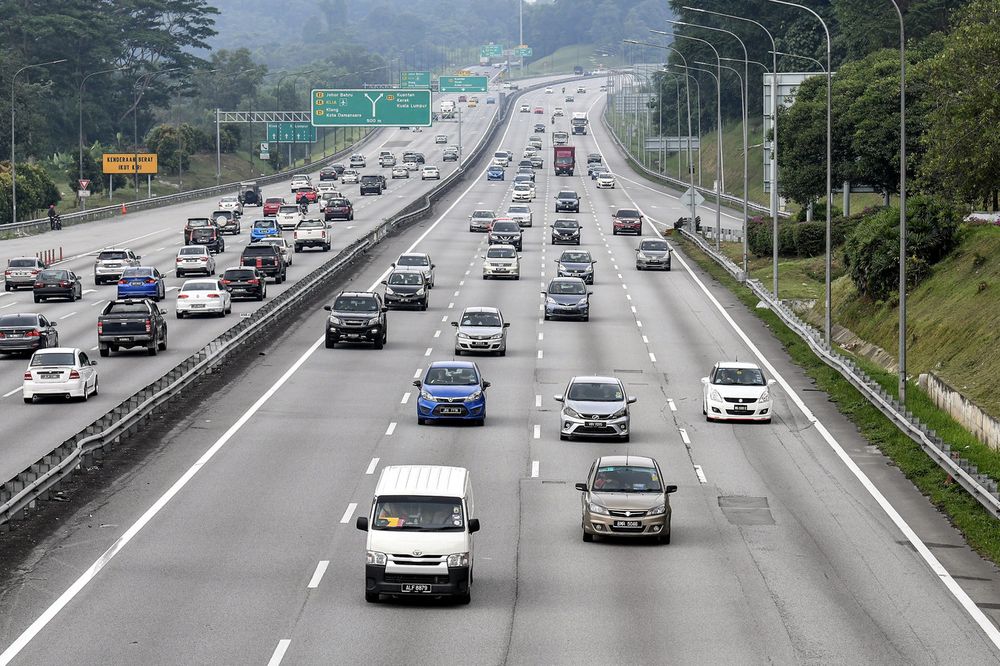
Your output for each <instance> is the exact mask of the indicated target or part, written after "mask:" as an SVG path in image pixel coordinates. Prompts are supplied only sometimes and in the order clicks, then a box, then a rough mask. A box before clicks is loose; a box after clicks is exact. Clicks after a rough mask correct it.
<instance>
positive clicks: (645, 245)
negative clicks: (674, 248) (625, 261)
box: [639, 240, 669, 252]
mask: <svg viewBox="0 0 1000 666" xmlns="http://www.w3.org/2000/svg"><path fill="white" fill-rule="evenodd" d="M639 249H641V250H643V251H648V252H666V251H667V250H668V249H669V246H668V245H667V243H666V241H660V240H649V241H643V242H642V245H640V246H639Z"/></svg>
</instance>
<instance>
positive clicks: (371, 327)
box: [323, 291, 389, 349]
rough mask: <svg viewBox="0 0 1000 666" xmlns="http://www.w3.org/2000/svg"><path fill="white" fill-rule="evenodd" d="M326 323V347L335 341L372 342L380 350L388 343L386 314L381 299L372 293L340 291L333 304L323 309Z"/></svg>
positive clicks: (332, 345) (330, 347) (386, 309)
mask: <svg viewBox="0 0 1000 666" xmlns="http://www.w3.org/2000/svg"><path fill="white" fill-rule="evenodd" d="M323 309H324V310H326V311H327V312H329V313H330V316H329V317H327V320H326V348H327V349H333V348H334V346H335V345H336V344H337V343H338V342H371V343H373V345H374V346H375V349H382V347H384V346H385V343H386V342H387V341H388V328H389V327H388V321H387V320H386V316H385V313H386V312H388V311H389V310H388V308H386V307H385V306H384V305H383V304H382V297H381V296H379V295H378V294H376V293H374V292H371V291H342V292H340V294H339V295H338V296H337V298H336V299H335V300H334V301H333V305H327V306H326V307H324V308H323Z"/></svg>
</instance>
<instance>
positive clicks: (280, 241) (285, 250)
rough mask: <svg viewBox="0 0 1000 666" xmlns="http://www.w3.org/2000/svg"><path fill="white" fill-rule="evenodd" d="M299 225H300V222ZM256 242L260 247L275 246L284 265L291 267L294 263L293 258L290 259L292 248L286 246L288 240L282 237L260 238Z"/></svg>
mask: <svg viewBox="0 0 1000 666" xmlns="http://www.w3.org/2000/svg"><path fill="white" fill-rule="evenodd" d="M299 224H300V225H301V222H300V223H299ZM257 242H258V243H260V244H261V245H273V246H275V247H276V248H278V250H280V251H281V257H282V258H283V259H284V260H285V265H286V266H291V265H292V261H294V257H292V246H291V245H289V244H288V240H287V239H285V238H284V237H275V236H272V237H271V238H261V239H260V240H259V241H257Z"/></svg>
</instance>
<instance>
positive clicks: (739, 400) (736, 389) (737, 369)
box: [701, 361, 775, 423]
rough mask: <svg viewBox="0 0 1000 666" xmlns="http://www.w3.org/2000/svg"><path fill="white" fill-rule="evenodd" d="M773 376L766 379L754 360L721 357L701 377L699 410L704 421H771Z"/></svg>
mask: <svg viewBox="0 0 1000 666" xmlns="http://www.w3.org/2000/svg"><path fill="white" fill-rule="evenodd" d="M774 383H775V382H774V380H773V379H766V378H765V377H764V373H763V372H762V371H761V369H760V366H758V365H757V364H756V363H741V362H736V361H721V362H719V363H716V364H715V367H713V368H712V372H711V373H710V374H709V376H708V377H702V378H701V384H702V407H701V411H702V413H703V414H704V415H705V419H706V420H707V421H726V420H740V421H764V422H765V423H770V422H771V416H772V411H773V408H774V405H773V402H772V400H771V386H773V385H774Z"/></svg>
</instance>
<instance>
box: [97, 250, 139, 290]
mask: <svg viewBox="0 0 1000 666" xmlns="http://www.w3.org/2000/svg"><path fill="white" fill-rule="evenodd" d="M140 259H142V257H140V256H139V255H137V254H136V253H135V252H133V251H132V250H130V249H128V248H108V249H105V250H101V251H100V253H99V254H98V255H97V261H95V262H94V284H104V283H105V282H118V280H120V279H121V278H122V273H123V272H124V271H125V269H126V268H134V267H136V266H138V265H139V260H140Z"/></svg>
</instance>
